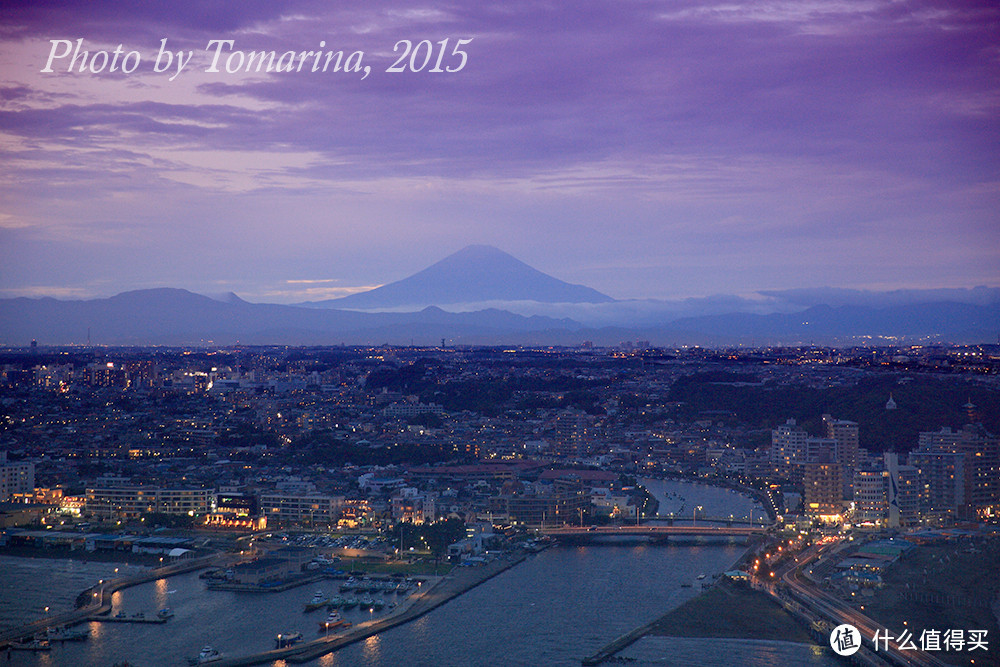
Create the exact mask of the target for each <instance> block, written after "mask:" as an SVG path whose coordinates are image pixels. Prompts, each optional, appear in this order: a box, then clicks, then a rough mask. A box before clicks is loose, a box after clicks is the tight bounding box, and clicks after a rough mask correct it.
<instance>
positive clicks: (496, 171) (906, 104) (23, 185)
mask: <svg viewBox="0 0 1000 667" xmlns="http://www.w3.org/2000/svg"><path fill="white" fill-rule="evenodd" d="M133 5H134V6H133ZM338 8H339V9H338ZM78 38H83V39H84V49H89V50H91V51H96V50H100V49H113V48H114V47H115V46H116V45H118V44H119V43H121V44H123V46H124V50H125V51H129V50H133V49H134V50H138V51H140V52H141V54H142V60H141V63H140V66H139V68H138V69H137V70H136V71H135V72H133V73H132V74H129V75H124V74H121V73H114V74H110V73H107V72H104V73H101V74H92V73H90V72H89V71H88V72H86V73H78V72H74V73H72V74H71V73H67V71H66V68H67V67H68V61H69V58H64V59H62V60H59V61H56V64H54V65H53V69H55V72H53V73H42V72H41V71H40V70H41V69H42V68H43V67H44V66H45V62H46V59H47V58H48V55H49V51H50V48H51V44H50V42H49V40H52V39H69V40H74V41H75V40H76V39H78ZM163 38H166V39H167V40H168V48H170V49H171V50H180V49H184V50H188V49H190V50H193V51H194V53H195V56H194V59H193V60H192V61H191V63H190V64H189V65H188V67H187V69H186V70H185V71H184V72H181V73H180V74H179V75H178V76H177V77H176V78H175V79H174V80H173V81H169V80H168V79H169V75H168V74H164V73H154V72H152V64H153V61H154V60H155V55H156V52H157V49H158V47H159V44H160V40H161V39H163ZM445 38H448V39H449V40H450V42H449V47H448V48H449V51H450V49H451V48H452V46H453V45H454V42H455V40H456V39H458V38H472V39H473V41H472V43H471V44H469V45H468V46H467V47H465V48H466V50H467V51H468V63H467V65H466V67H465V69H464V70H462V71H461V72H458V73H450V74H449V73H428V72H421V73H413V72H405V73H387V72H385V69H386V68H387V67H388V66H389V65H390V64H391V63H392V62H393V60H394V59H395V58H394V57H393V54H392V48H393V45H394V43H395V42H396V41H397V40H401V39H410V40H413V41H414V42H416V41H419V40H421V39H430V40H432V41H435V42H436V41H438V40H442V39H445ZM211 39H233V40H235V47H236V48H237V49H240V50H244V51H250V50H265V49H268V50H270V49H274V50H277V51H279V53H280V52H283V51H285V50H295V51H304V50H315V49H317V48H318V47H319V42H320V40H325V41H326V43H327V48H326V50H330V49H344V50H345V52H348V53H349V52H351V51H354V50H362V51H364V54H365V56H364V63H365V64H367V65H369V66H370V67H371V68H372V71H371V74H370V75H369V76H368V78H367V79H365V80H361V77H360V76H359V75H356V74H353V73H343V72H340V73H332V72H327V73H322V72H316V73H314V72H301V73H278V74H271V75H258V74H252V75H248V74H228V73H224V72H220V73H216V74H213V73H206V72H205V71H204V69H205V68H206V67H207V66H208V55H209V54H208V52H207V51H206V46H207V44H208V41H209V40H211ZM0 40H2V41H0V137H2V139H0V164H2V165H3V166H2V169H3V178H2V179H0V296H14V295H32V296H38V295H52V296H64V297H88V296H106V295H111V294H114V293H117V292H120V291H124V290H128V289H137V288H144V287H154V286H173V287H184V288H188V289H191V290H193V291H197V292H201V293H210V294H214V293H221V292H226V291H235V292H236V293H238V294H240V295H241V296H243V297H245V298H247V299H250V300H266V301H281V302H294V301H300V300H305V299H317V298H330V297H333V296H339V295H342V294H346V293H349V292H350V291H352V290H357V289H358V288H360V287H363V286H374V285H378V284H381V283H384V282H389V281H392V280H397V279H399V278H402V277H405V276H407V275H409V274H411V273H413V272H415V271H417V270H419V269H422V268H424V267H425V266H427V265H428V264H430V263H432V262H434V261H437V260H438V259H440V258H442V257H444V256H445V255H447V254H449V253H451V252H454V251H455V250H458V249H459V248H461V247H463V246H465V245H468V244H472V243H485V244H492V245H495V246H497V247H499V248H501V249H503V250H505V251H507V252H510V253H511V254H513V255H515V256H516V257H518V258H520V259H522V260H523V261H525V262H527V263H529V264H531V265H532V266H535V267H536V268H538V269H540V270H542V271H545V272H547V273H549V274H552V275H554V276H556V277H558V278H561V279H564V280H568V281H570V282H575V283H583V284H586V285H589V286H591V287H594V288H596V289H598V290H601V291H603V292H605V293H607V294H609V295H611V296H613V297H616V298H631V297H636V298H639V297H651V298H678V297H687V296H704V295H711V294H720V293H725V294H748V293H751V292H754V291H756V290H768V289H784V288H810V287H819V286H834V287H848V288H861V289H893V288H900V287H913V288H925V287H971V286H974V285H991V286H1000V196H998V195H1000V7H998V6H997V4H996V2H995V0H987V1H985V2H979V3H977V2H907V1H905V0H902V1H881V0H872V1H866V0H850V1H846V0H845V1H844V2H837V1H836V0H832V1H827V0H823V1H819V0H817V1H809V0H806V1H802V2H792V1H788V2H780V1H773V0H762V1H760V2H746V3H741V2H732V1H726V2H724V3H723V2H720V3H719V4H712V3H711V2H703V1H696V2H691V3H685V2H673V1H671V2H659V1H656V0H607V1H603V2H594V1H589V0H578V1H576V2H559V3H548V2H539V1H538V0H525V1H522V0H505V1H504V2H483V1H482V0H468V1H466V0H453V1H446V0H428V2H425V3H418V2H406V1H404V0H397V1H369V2H329V1H328V0H315V1H306V2H284V3H281V2H272V1H266V2H264V1H253V0H250V1H247V0H244V1H242V2H220V1H210V2H204V1H197V2H185V1H184V0H171V1H170V2H144V3H122V2H106V3H99V2H95V3H91V2H86V3H81V2H77V1H75V0H64V1H62V2H39V1H37V0H32V1H31V2H18V1H15V2H11V1H8V2H5V3H4V7H3V10H2V12H0ZM345 55H346V54H345ZM455 63H456V61H455V60H450V59H447V58H446V59H445V61H444V64H445V65H449V64H455Z"/></svg>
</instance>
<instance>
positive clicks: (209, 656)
mask: <svg viewBox="0 0 1000 667" xmlns="http://www.w3.org/2000/svg"><path fill="white" fill-rule="evenodd" d="M219 660H222V653H220V652H219V651H216V650H215V649H214V648H212V647H211V646H206V647H205V648H203V649H201V653H199V654H198V657H197V658H188V663H190V664H192V665H205V664H207V663H210V662H218V661H219Z"/></svg>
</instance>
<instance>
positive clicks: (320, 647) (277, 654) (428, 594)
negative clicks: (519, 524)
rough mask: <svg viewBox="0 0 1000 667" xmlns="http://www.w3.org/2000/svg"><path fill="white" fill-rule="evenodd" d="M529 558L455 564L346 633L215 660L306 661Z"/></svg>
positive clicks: (224, 664) (226, 664)
mask: <svg viewBox="0 0 1000 667" xmlns="http://www.w3.org/2000/svg"><path fill="white" fill-rule="evenodd" d="M525 558H527V555H526V554H516V555H511V556H509V557H508V558H502V559H498V560H495V561H493V562H491V563H487V564H486V565H483V566H481V567H469V568H455V569H453V570H452V572H451V573H449V574H447V575H445V576H443V577H440V578H439V579H438V580H437V581H434V582H432V583H429V584H425V586H427V590H425V591H421V592H420V593H419V594H417V595H414V596H411V598H410V599H408V600H407V601H406V602H404V603H403V604H402V605H400V606H399V607H398V608H397V609H396V610H395V611H393V612H392V613H391V614H389V615H388V616H384V617H382V618H379V619H377V620H374V621H369V622H367V623H360V624H358V625H356V626H353V627H352V628H350V629H349V630H347V631H346V632H344V633H343V634H338V635H335V636H331V637H320V638H319V639H315V640H313V641H310V642H306V643H303V644H296V645H295V646H292V647H290V648H284V649H275V650H273V651H267V652H265V653H257V654H253V655H246V656H237V657H233V658H223V660H221V661H219V662H214V663H212V664H213V665H217V666H218V667H244V666H247V665H261V664H266V663H269V662H273V661H275V660H285V661H287V662H290V663H295V664H299V663H303V662H309V661H311V660H315V659H316V658H318V657H320V656H322V655H325V654H327V653H331V652H333V651H336V650H337V649H340V648H343V647H345V646H349V645H350V644H354V643H357V642H359V641H362V640H364V639H367V638H368V637H371V636H372V635H377V634H378V633H380V632H385V631H386V630H388V629H390V628H394V627H396V626H397V625H403V624H404V623H409V622H410V621H412V620H415V619H417V618H420V617H421V616H423V615H424V614H426V613H428V612H430V611H431V610H433V609H436V608H437V607H440V606H441V605H443V604H444V603H446V602H448V601H449V600H451V599H453V598H455V597H457V596H459V595H461V594H462V593H465V592H466V591H469V590H471V589H473V588H475V587H476V586H478V585H479V584H481V583H483V582H484V581H487V580H489V579H492V578H493V577H495V576H496V575H498V574H500V573H501V572H503V571H505V570H508V569H510V568H511V567H514V566H515V565H517V564H518V563H520V562H521V561H523V560H524V559H525Z"/></svg>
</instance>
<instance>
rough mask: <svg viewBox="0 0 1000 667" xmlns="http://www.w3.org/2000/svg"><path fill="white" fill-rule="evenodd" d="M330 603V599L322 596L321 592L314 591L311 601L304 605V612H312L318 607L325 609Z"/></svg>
mask: <svg viewBox="0 0 1000 667" xmlns="http://www.w3.org/2000/svg"><path fill="white" fill-rule="evenodd" d="M329 603H330V599H329V598H328V597H326V596H325V595H323V591H316V593H315V594H314V595H313V598H312V600H310V601H309V602H307V603H306V611H314V610H316V609H319V608H320V607H325V606H326V605H327V604H329Z"/></svg>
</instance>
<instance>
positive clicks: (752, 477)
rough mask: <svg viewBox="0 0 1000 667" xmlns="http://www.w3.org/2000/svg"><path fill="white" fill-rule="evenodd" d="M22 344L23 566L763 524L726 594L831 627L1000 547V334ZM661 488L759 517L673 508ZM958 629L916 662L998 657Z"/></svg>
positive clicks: (15, 375)
mask: <svg viewBox="0 0 1000 667" xmlns="http://www.w3.org/2000/svg"><path fill="white" fill-rule="evenodd" d="M0 361H2V368H3V371H2V375H0V385H2V387H3V389H2V395H0V396H2V398H0V405H2V408H3V409H2V415H0V420H2V436H0V437H2V442H0V444H2V451H3V454H2V456H3V462H2V464H0V465H2V470H3V475H2V480H3V488H2V497H3V500H4V504H3V505H2V509H3V511H2V514H0V520H2V526H3V532H2V534H0V545H2V547H0V548H2V550H3V551H2V552H3V553H6V554H9V555H15V556H17V555H21V556H23V555H29V556H35V555H38V554H45V555H68V556H72V555H77V556H78V555H79V554H86V555H87V556H88V557H90V558H97V559H105V560H107V559H110V560H130V561H131V562H133V563H142V564H145V565H146V566H155V567H171V566H172V567H176V568H181V570H183V569H184V568H185V567H190V568H194V567H200V568H204V567H206V566H207V565H209V564H211V565H215V566H220V565H221V566H222V567H217V569H216V570H214V571H213V572H214V579H211V580H210V587H214V588H215V589H217V590H237V591H266V590H275V589H277V588H282V589H283V588H289V587H293V586H301V585H305V584H306V583H309V582H312V581H315V580H316V578H317V575H318V573H325V574H326V575H328V576H332V577H337V576H343V577H345V578H346V576H347V575H342V574H341V573H345V572H351V573H352V575H357V576H360V575H361V574H362V573H365V574H366V575H368V574H372V575H374V573H383V574H387V573H389V572H392V571H393V567H394V566H398V567H397V569H396V570H395V574H398V575H400V576H403V574H404V573H405V574H406V575H414V576H434V577H436V576H439V575H441V574H443V573H444V572H447V571H448V570H449V569H451V568H455V567H456V566H460V565H466V566H468V565H478V566H480V568H478V570H477V572H478V571H482V572H485V571H486V569H484V568H487V569H488V568H489V567H498V563H502V564H503V566H502V567H503V568H506V567H511V566H512V564H516V562H517V558H523V557H524V556H525V555H527V554H530V553H532V552H536V551H538V550H541V549H544V548H546V547H548V546H550V545H552V544H554V543H558V544H570V545H571V544H577V543H580V544H594V543H595V542H594V541H595V540H597V541H598V543H599V541H600V540H602V539H610V538H617V539H637V540H643V541H649V540H652V541H653V542H654V543H655V542H656V541H657V540H660V539H666V540H669V539H678V536H682V535H683V536H687V539H713V538H714V539H729V540H734V539H736V540H743V541H745V542H746V544H747V549H746V552H745V553H744V554H743V556H742V557H741V558H740V559H739V563H737V564H736V565H734V567H733V568H732V569H731V570H730V571H728V572H727V575H728V576H727V577H725V579H726V580H727V581H729V582H730V583H728V584H726V585H734V584H733V583H731V582H736V581H743V580H750V581H751V582H753V584H754V586H755V587H757V588H759V589H760V590H762V591H765V592H769V593H770V595H771V596H772V598H773V599H774V600H775V601H776V602H779V603H780V604H782V605H784V608H785V613H787V614H789V615H790V616H791V617H793V618H796V619H797V620H798V621H799V622H800V624H801V625H802V626H803V627H805V628H806V629H807V630H809V629H810V628H811V631H812V632H813V634H814V636H820V635H823V633H824V632H825V634H826V635H828V634H829V632H830V628H832V627H833V625H830V624H831V623H833V622H834V621H835V620H837V619H838V618H840V619H843V618H853V619H854V624H855V625H857V626H858V627H860V628H865V627H866V625H865V621H863V620H858V619H857V618H856V617H855V616H853V615H856V614H860V613H861V610H863V609H864V606H863V605H861V604H860V602H861V601H862V600H863V601H866V602H867V603H868V604H869V605H875V607H876V608H878V609H880V612H879V613H880V616H878V617H877V618H878V620H879V621H880V622H881V623H882V626H886V625H892V623H893V622H895V621H896V620H897V618H896V617H895V616H894V614H896V613H898V609H897V607H899V606H900V605H903V606H905V599H906V597H905V596H901V595H900V594H899V591H898V590H896V588H898V583H897V584H894V583H893V576H892V573H893V572H894V568H895V570H901V568H902V566H900V565H894V563H896V561H897V560H900V559H901V557H902V556H903V555H906V558H905V561H906V562H914V561H915V560H916V558H915V557H914V556H913V555H912V554H907V552H909V551H910V550H912V549H916V552H914V553H919V552H921V550H926V549H937V548H942V547H941V546H940V545H942V544H945V545H952V544H959V545H973V546H969V547H968V548H971V549H972V550H973V552H975V553H978V554H980V555H981V556H983V557H987V556H989V557H993V556H995V555H996V552H997V538H996V526H997V525H998V517H1000V440H998V438H997V436H996V435H994V434H995V433H997V432H998V430H1000V424H998V423H997V422H998V418H1000V392H998V391H997V383H998V382H1000V372H998V371H1000V347H998V346H962V347H946V346H938V347H921V346H913V347H897V348H884V347H880V348H867V347H858V348H851V349H834V348H820V347H807V348H767V349H746V348H736V349H728V350H710V349H702V348H685V349H659V348H652V347H650V346H649V344H648V343H646V342H644V341H633V342H626V343H622V344H620V345H619V346H616V347H614V348H599V347H595V346H593V345H592V344H589V343H584V344H583V345H581V346H580V347H578V348H539V349H531V348H510V349H504V348H499V347H497V348H489V347H483V348H461V347H446V346H441V347H434V348H413V347H378V348H368V347H366V348H360V347H344V346H342V347H315V348H286V347H235V348H225V349H220V350H206V349H181V348H44V347H39V346H38V345H35V344H33V345H32V346H31V347H30V348H27V349H8V350H6V351H4V353H3V355H2V359H0ZM649 479H666V480H676V481H680V482H684V483H687V482H695V483H699V484H704V485H712V486H718V487H723V488H727V489H731V490H734V491H738V492H740V493H741V494H745V495H747V496H750V497H752V498H755V499H756V500H757V501H758V502H759V505H758V507H759V511H758V512H757V513H756V514H755V513H754V510H753V509H752V508H751V509H749V511H747V512H746V513H745V514H744V513H742V512H739V513H730V514H728V516H725V515H719V513H718V512H715V513H713V512H712V511H711V510H706V509H705V508H704V507H702V506H698V505H695V506H687V505H681V506H677V507H675V508H673V510H672V511H669V512H668V511H666V510H665V508H661V507H660V505H661V503H660V498H657V497H656V494H654V493H651V492H650V491H649V489H648V488H647V487H648V486H649V485H648V484H645V483H644V482H643V480H649ZM661 497H662V496H661ZM713 532H714V533H715V534H714V535H713V534H712V533H713ZM897 538H903V539H902V540H899V539H897ZM892 539H895V542H890V540H892ZM862 545H868V546H862ZM901 545H902V546H901ZM595 548H598V549H600V547H599V546H598V547H595ZM945 548H947V547H945ZM951 548H953V547H951ZM963 548H965V547H963ZM956 553H958V552H956ZM515 554H519V555H518V556H517V557H516V558H515ZM799 558H801V559H802V562H803V564H799V563H797V562H796V561H797V559H799ZM512 559H513V560H512ZM963 562H964V561H963ZM984 562H990V561H988V560H986V561H984ZM994 562H995V561H994ZM805 563H812V565H811V566H810V567H809V568H808V569H807V568H806V567H805V565H804V564H805ZM963 568H964V569H963V575H964V576H965V577H966V578H967V579H968V578H969V577H971V578H972V579H971V580H968V581H964V582H961V583H958V584H952V585H953V586H958V588H955V589H952V590H951V591H950V592H947V591H937V592H935V591H934V590H932V589H933V587H931V588H929V589H927V590H926V591H925V593H926V595H928V596H930V598H929V599H937V598H935V596H938V597H940V598H941V599H945V598H948V597H949V596H951V597H954V596H955V595H956V593H957V592H958V591H960V590H965V589H966V588H968V589H970V590H971V589H976V593H975V595H976V596H977V599H981V600H982V601H983V605H982V611H984V612H985V613H984V615H983V616H982V617H981V618H977V621H982V623H984V624H985V625H983V628H982V629H983V630H987V634H986V635H985V636H987V637H989V638H990V639H992V638H993V637H994V636H995V629H996V621H995V619H992V625H990V624H989V623H987V622H986V621H987V620H989V613H988V611H989V609H990V605H991V604H994V603H995V601H994V599H993V598H994V597H995V596H996V595H997V593H998V591H997V590H996V583H995V581H994V582H993V583H991V584H989V585H985V586H984V585H983V582H982V581H980V579H981V578H983V577H984V576H985V570H986V568H985V565H982V566H981V567H980V566H974V567H968V564H967V563H966V564H965V565H963ZM474 569H475V568H473V569H470V570H469V572H472V571H473V570H474ZM455 571H458V570H455ZM803 572H808V575H803ZM720 574H721V573H720ZM469 576H473V575H469ZM800 577H804V578H806V579H807V580H806V581H805V582H804V583H803V581H801V580H800ZM716 579H717V577H716V575H713V577H712V581H715V580H716ZM718 579H719V581H720V582H721V581H722V577H721V576H720V577H718ZM925 579H926V577H925ZM352 580H353V576H352ZM398 583H399V582H398V581H396V582H395V584H398ZM382 585H387V584H385V583H384V582H383V584H382ZM907 588H908V585H907ZM341 590H345V589H344V588H341ZM880 591H881V592H880ZM886 591H891V593H890V592H886ZM97 592H102V593H103V591H97V590H95V593H94V597H98V596H97ZM909 595H910V598H909V599H911V600H912V599H917V598H914V597H913V595H914V592H912V591H911V592H910V593H909ZM989 596H993V597H989ZM90 597H91V596H90V595H89V594H88V595H87V596H86V598H85V599H83V600H77V603H78V605H80V606H83V607H86V606H87V605H88V604H96V603H93V601H92V600H91V599H90ZM826 598H830V599H831V600H833V601H834V602H833V603H832V604H836V605H842V606H843V608H840V607H836V608H834V609H833V611H832V612H831V611H830V610H829V609H825V608H824V607H823V605H828V604H831V603H830V602H824V601H823V600H824V599H826ZM892 600H895V602H891V601H892ZM366 604H370V605H375V602H374V601H371V602H366ZM381 604H382V603H379V605H376V606H379V610H381ZM845 605H846V606H845ZM879 605H882V606H879ZM894 605H895V606H894ZM404 607H405V605H400V606H399V609H397V610H393V609H391V608H390V610H389V613H387V615H386V617H385V619H384V622H386V623H391V622H392V619H393V617H394V615H395V616H405V613H402V612H403V608H404ZM945 607H947V604H946V605H945ZM108 609H109V610H110V606H109V607H108ZM372 610H374V606H372ZM46 611H48V607H46ZM664 611H665V610H664ZM932 611H933V613H941V614H943V615H940V616H937V617H934V616H931V617H930V618H932V619H933V618H937V619H939V620H938V624H939V625H943V621H944V620H946V619H951V618H952V617H951V616H949V615H948V614H947V613H945V612H942V611H941V610H934V609H932ZM333 613H335V612H331V614H333ZM91 614H92V610H90V611H88V613H87V617H88V618H89V617H91ZM844 614H848V615H849V616H844ZM984 619H985V620H984ZM925 620H927V619H925ZM333 622H334V623H335V624H336V626H339V625H340V622H339V621H333ZM833 624H834V625H837V624H836V623H833ZM828 625H829V627H827V626H828ZM873 627H876V628H877V626H873ZM6 629H7V630H11V628H6ZM340 629H341V630H342V631H344V632H347V633H348V634H350V633H349V631H348V630H347V624H345V625H344V626H343V627H342V628H340ZM941 629H943V628H941ZM21 630H22V629H21V628H15V629H13V630H12V632H13V634H12V635H10V636H7V637H6V638H7V640H8V642H10V641H14V640H20V641H22V644H17V643H15V644H13V646H23V645H24V644H23V640H24V636H23V635H24V633H23V632H22V631H21ZM328 630H329V627H328ZM869 639H870V638H869ZM35 641H38V639H36V640H35ZM876 641H877V639H876ZM820 643H823V642H822V641H820ZM956 646H957V644H955V645H952V646H951V647H950V649H951V651H950V652H948V651H947V650H946V649H948V648H949V647H948V646H945V648H943V649H941V651H942V652H941V653H933V654H931V653H928V652H927V651H926V650H925V651H923V652H919V656H918V657H916V658H914V657H909V658H905V659H907V660H916V661H917V662H916V663H912V664H924V663H923V662H920V660H923V659H927V658H926V656H928V655H934V656H939V657H942V658H943V659H946V660H955V661H957V664H967V663H966V662H965V661H966V660H968V659H970V658H971V659H974V658H975V657H976V655H975V654H970V652H969V651H967V650H966V651H962V650H955V647H956ZM963 647H964V644H963ZM877 648H878V647H877V645H876V647H875V652H877ZM902 648H907V647H905V646H904V647H902ZM920 648H922V649H928V647H926V646H921V647H920ZM898 649H900V646H898V645H897V643H895V642H891V646H890V645H889V644H887V645H886V647H885V649H884V650H883V652H882V654H881V655H883V656H886V655H892V651H896V655H901V654H903V653H907V652H906V651H899V650H898ZM325 650H327V651H328V650H330V648H329V647H325ZM869 650H870V649H869ZM321 652H322V651H321ZM321 652H320V653H317V654H316V655H319V654H321ZM613 653H614V650H611V652H610V653H608V654H607V655H606V656H604V657H605V658H607V659H610V658H611V657H612V655H613ZM920 656H923V657H920ZM580 657H581V658H583V657H584V656H580ZM873 659H874V658H873ZM932 659H933V658H932ZM598 661H599V660H598ZM591 664H596V663H591ZM866 664H867V663H866ZM872 664H878V663H872ZM905 664H911V663H905ZM927 664H934V663H932V662H931V663H927Z"/></svg>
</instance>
